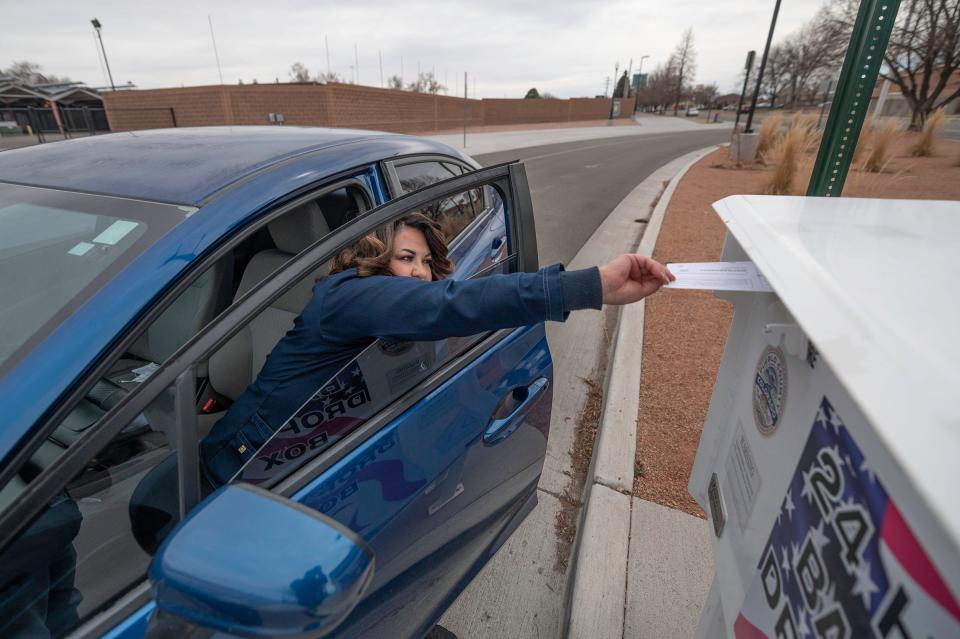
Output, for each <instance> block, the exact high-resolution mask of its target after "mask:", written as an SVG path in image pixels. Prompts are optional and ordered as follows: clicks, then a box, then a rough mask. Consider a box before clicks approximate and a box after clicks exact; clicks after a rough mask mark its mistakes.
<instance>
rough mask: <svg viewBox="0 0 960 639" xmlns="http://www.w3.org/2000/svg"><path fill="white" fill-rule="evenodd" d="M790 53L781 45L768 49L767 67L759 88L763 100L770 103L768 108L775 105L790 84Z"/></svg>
mask: <svg viewBox="0 0 960 639" xmlns="http://www.w3.org/2000/svg"><path fill="white" fill-rule="evenodd" d="M791 53H792V52H791V51H790V50H789V48H788V47H787V46H785V45H782V44H775V45H773V46H772V47H771V48H770V55H768V56H767V67H766V69H765V70H764V72H763V86H761V87H760V91H761V93H763V95H764V98H765V99H767V100H769V101H770V108H771V109H772V108H774V107H776V105H777V97H778V96H780V94H781V93H782V92H783V90H784V89H786V88H787V86H788V85H789V84H790V67H791V60H790V55H791Z"/></svg>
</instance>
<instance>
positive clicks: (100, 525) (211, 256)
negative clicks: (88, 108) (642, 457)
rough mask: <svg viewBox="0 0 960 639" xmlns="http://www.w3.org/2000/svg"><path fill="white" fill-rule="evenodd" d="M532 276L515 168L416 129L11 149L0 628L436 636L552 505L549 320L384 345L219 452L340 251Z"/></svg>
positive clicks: (119, 137)
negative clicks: (203, 444) (285, 415)
mask: <svg viewBox="0 0 960 639" xmlns="http://www.w3.org/2000/svg"><path fill="white" fill-rule="evenodd" d="M413 211H420V212H423V213H425V214H427V215H429V216H431V217H432V218H433V219H435V220H436V221H437V222H439V223H440V224H441V226H442V227H443V228H444V230H445V231H446V234H447V237H448V238H451V239H450V247H451V248H450V255H451V257H452V259H453V261H454V263H455V265H456V270H455V272H454V274H453V276H452V277H455V278H471V277H484V276H486V275H488V274H490V273H505V272H515V271H532V270H536V269H537V267H538V262H537V250H536V246H537V244H536V237H535V233H534V225H533V216H532V209H531V203H530V195H529V189H528V186H527V183H526V177H525V174H524V171H523V166H522V165H520V164H519V163H510V164H504V165H499V166H493V167H489V168H480V167H479V165H478V164H477V163H476V162H475V161H473V160H472V159H471V158H469V157H467V156H465V155H463V154H461V153H459V152H458V151H456V150H454V149H451V148H449V147H447V146H445V145H443V144H440V143H437V142H433V141H430V140H427V139H423V138H417V137H411V136H403V135H393V134H385V133H376V132H367V131H350V130H328V129H309V128H294V127H263V128H261V127H240V128H197V129H168V130H160V131H139V132H132V133H119V134H112V135H105V136H99V137H92V138H86V139H81V140H73V141H67V142H58V143H55V144H49V145H41V146H37V147H33V148H30V149H23V150H16V151H7V152H4V153H0V292H2V300H3V302H2V305H0V406H2V415H3V425H2V427H0V457H2V462H0V636H2V637H37V636H39V637H47V636H53V637H60V636H66V635H72V636H77V637H93V636H97V637H99V636H107V637H114V638H121V637H123V638H127V637H130V638H132V637H144V636H148V635H149V636H152V637H155V636H175V637H185V636H208V635H210V634H212V633H216V632H220V633H226V634H230V635H237V636H247V637H253V636H256V637H269V636H283V637H301V636H309V637H315V636H337V637H421V636H423V635H424V634H426V633H427V632H428V631H430V629H431V628H432V627H433V626H434V624H435V623H436V621H437V620H438V619H439V618H440V616H441V614H442V613H443V612H444V610H445V609H446V608H447V607H448V606H449V605H450V604H451V603H452V602H453V601H454V599H455V598H456V597H457V595H458V594H459V593H460V592H461V591H462V590H463V589H464V588H465V587H466V586H467V584H468V583H469V582H470V580H471V579H472V578H473V577H474V576H475V575H476V574H477V572H478V571H479V570H480V569H481V568H482V567H483V565H484V564H485V563H486V562H487V561H488V560H489V559H490V558H491V556H492V555H493V554H494V553H495V552H496V551H497V549H498V548H499V547H500V546H501V545H502V544H503V543H504V541H505V540H506V539H507V538H508V537H509V536H510V535H511V533H512V532H513V531H514V530H515V529H516V528H517V526H518V525H519V524H520V523H521V522H522V521H523V519H524V518H525V517H526V515H527V514H528V513H529V512H530V511H531V510H532V509H533V507H534V506H535V504H536V486H537V482H538V479H539V477H540V472H541V468H542V466H543V461H544V455H545V452H546V444H547V436H548V431H549V424H550V404H551V382H552V377H553V374H552V361H551V357H550V351H549V349H548V347H547V342H546V336H545V332H544V327H543V325H542V324H539V325H534V326H528V327H524V328H519V329H510V330H501V331H495V332H491V333H487V334H481V335H475V336H472V337H469V338H454V339H449V340H442V341H437V342H425V343H396V342H394V343H386V342H379V341H378V342H375V343H373V344H371V345H370V346H369V347H368V348H367V349H366V350H364V351H363V352H362V353H361V354H360V355H359V356H358V357H357V358H356V359H354V360H353V361H352V362H350V363H349V364H348V365H347V366H345V367H344V368H343V369H342V370H341V371H340V372H339V373H337V374H336V375H335V376H334V377H333V379H331V380H329V382H327V383H326V384H325V385H323V386H322V387H320V388H317V389H316V393H315V394H314V395H313V397H312V398H311V399H310V400H309V401H308V402H307V403H306V404H305V405H304V406H302V407H301V408H300V409H298V410H297V411H296V412H295V413H294V414H292V415H291V416H290V419H289V420H288V421H287V422H286V423H285V424H284V425H283V427H282V428H280V429H279V431H277V432H276V433H275V434H274V435H273V437H272V438H270V439H269V440H268V441H267V443H266V444H265V445H264V446H263V447H262V448H260V449H259V450H258V451H257V452H256V454H255V455H254V456H253V457H252V458H251V459H250V460H249V461H248V462H247V464H246V465H245V466H244V467H243V468H242V469H241V470H240V471H239V472H238V473H237V475H236V476H235V477H234V479H233V480H232V481H231V482H229V483H228V484H227V485H225V486H222V487H220V488H219V489H216V490H212V489H211V488H209V487H208V486H207V485H206V483H205V482H204V481H203V480H202V478H201V472H200V460H199V452H198V443H199V441H200V440H201V439H202V438H203V437H204V436H205V435H206V434H207V433H208V432H209V431H210V429H211V428H212V426H213V425H214V424H215V423H216V422H217V420H218V419H219V418H220V417H221V416H222V415H223V414H224V412H225V411H226V409H227V408H228V407H229V406H230V405H231V403H232V402H233V401H234V400H236V398H237V397H238V396H239V395H240V394H241V393H243V391H244V389H245V388H246V386H247V385H248V384H250V383H251V382H252V381H253V380H254V379H255V378H256V376H257V373H258V371H259V370H260V368H261V366H262V365H263V362H264V359H265V357H266V356H267V354H268V353H269V352H270V351H271V349H272V348H273V346H274V344H276V342H277V341H278V340H279V339H280V337H282V336H283V335H284V333H285V332H286V331H287V330H288V329H289V328H290V327H291V326H292V321H293V319H294V318H295V317H296V316H297V315H298V314H299V312H300V310H301V309H302V308H303V306H304V305H305V304H306V302H307V301H308V300H309V299H310V295H311V289H312V287H313V284H314V282H315V281H316V280H317V279H318V278H322V277H324V276H325V275H326V274H327V272H328V268H329V263H330V260H331V259H332V258H333V256H335V255H336V254H338V253H339V252H340V251H341V250H342V249H343V248H344V247H346V246H349V245H350V244H351V243H352V242H354V241H356V240H357V239H359V238H361V237H363V236H365V235H366V234H368V233H370V232H371V231H373V230H375V229H377V228H380V227H381V226H383V225H385V224H387V223H388V222H390V221H392V220H394V219H396V218H398V217H400V216H403V215H405V214H408V213H410V212H413Z"/></svg>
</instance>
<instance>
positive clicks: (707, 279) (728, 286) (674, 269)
mask: <svg viewBox="0 0 960 639" xmlns="http://www.w3.org/2000/svg"><path fill="white" fill-rule="evenodd" d="M667 268H668V269H670V272H671V273H673V274H674V275H675V276H676V277H677V280H676V281H675V282H671V283H670V284H667V285H666V286H665V288H689V289H702V290H708V291H753V292H756V293H772V292H773V289H772V288H771V287H770V283H769V282H768V281H767V278H765V277H764V276H763V273H761V272H760V270H759V269H758V268H757V267H756V265H755V264H754V263H753V262H677V263H676V264H667Z"/></svg>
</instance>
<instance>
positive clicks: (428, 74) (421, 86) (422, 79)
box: [407, 71, 447, 94]
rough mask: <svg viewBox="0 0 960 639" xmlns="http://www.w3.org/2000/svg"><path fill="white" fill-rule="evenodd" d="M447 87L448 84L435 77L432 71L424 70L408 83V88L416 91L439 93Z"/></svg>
mask: <svg viewBox="0 0 960 639" xmlns="http://www.w3.org/2000/svg"><path fill="white" fill-rule="evenodd" d="M446 88H447V87H446V86H444V85H443V84H440V83H439V82H437V79H436V78H434V77H433V72H432V71H424V72H423V73H421V74H420V75H418V76H417V79H416V80H414V81H413V82H411V83H410V84H408V85H407V90H408V91H413V92H414V93H433V94H437V93H440V92H441V91H443V90H444V89H446Z"/></svg>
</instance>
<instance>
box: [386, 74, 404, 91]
mask: <svg viewBox="0 0 960 639" xmlns="http://www.w3.org/2000/svg"><path fill="white" fill-rule="evenodd" d="M387 88H388V89H402V88H403V78H401V77H400V76H399V75H391V76H390V77H389V78H387Z"/></svg>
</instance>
